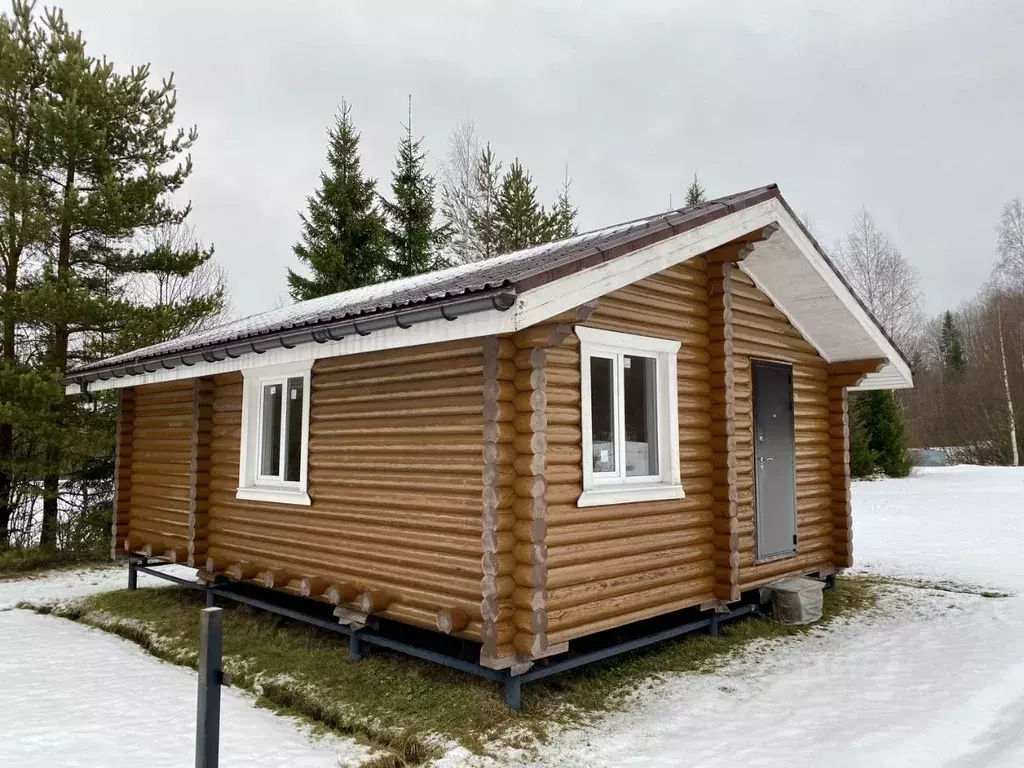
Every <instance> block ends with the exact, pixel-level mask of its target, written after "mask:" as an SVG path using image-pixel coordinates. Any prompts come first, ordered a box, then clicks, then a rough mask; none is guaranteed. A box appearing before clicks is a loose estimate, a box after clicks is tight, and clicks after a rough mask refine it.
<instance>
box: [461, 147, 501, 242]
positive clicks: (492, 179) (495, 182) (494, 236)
mask: <svg viewBox="0 0 1024 768" xmlns="http://www.w3.org/2000/svg"><path fill="white" fill-rule="evenodd" d="M476 189H477V199H476V201H475V202H474V204H473V207H472V209H471V211H470V215H469V221H470V225H471V227H472V232H473V240H474V241H475V250H476V258H474V259H473V261H479V260H480V259H489V258H491V257H492V256H497V255H498V254H499V253H501V250H500V244H501V232H500V229H501V222H500V219H499V215H498V196H499V192H500V189H501V163H500V162H499V161H498V158H497V157H495V155H494V152H493V151H492V150H491V144H490V142H488V143H487V145H486V146H485V147H484V148H483V149H482V150H480V156H479V157H478V158H477V164H476Z"/></svg>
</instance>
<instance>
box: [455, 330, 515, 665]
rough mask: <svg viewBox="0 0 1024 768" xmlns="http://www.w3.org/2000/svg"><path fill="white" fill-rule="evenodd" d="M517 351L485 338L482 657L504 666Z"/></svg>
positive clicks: (509, 618) (511, 563)
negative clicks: (514, 359)
mask: <svg viewBox="0 0 1024 768" xmlns="http://www.w3.org/2000/svg"><path fill="white" fill-rule="evenodd" d="M515 351H516V350H515V345H514V344H513V343H512V341H511V340H510V339H498V338H495V337H490V338H487V339H485V340H484V343H483V357H484V389H483V419H484V421H483V430H484V431H483V465H482V466H483V496H482V499H483V510H482V513H483V536H482V550H483V559H482V570H483V580H482V581H481V601H480V613H481V617H482V619H483V627H482V646H481V649H480V660H481V663H483V664H486V665H488V666H492V667H500V666H504V664H503V662H502V659H511V658H513V656H514V653H515V651H514V649H513V646H512V642H513V639H514V638H515V625H514V623H513V617H514V614H515V608H514V606H513V604H512V596H513V592H514V590H515V583H514V580H513V576H512V572H513V570H514V568H515V565H516V561H515V555H514V554H513V548H514V546H515V536H514V534H513V533H512V527H513V525H514V513H513V509H512V507H513V504H514V502H515V490H514V487H513V486H514V482H515V468H514V464H515V460H516V448H515V446H514V443H515V441H516V428H515V424H514V421H515V415H516V414H515V399H516V386H515V378H516V375H517V371H516V367H515V363H514V361H513V358H514V356H515ZM526 448H527V449H528V448H529V445H527V446H526ZM450 618H451V617H450V614H449V615H447V616H439V626H440V628H441V629H442V631H445V627H446V626H447V625H448V622H449V619H450ZM453 626H454V625H453ZM451 631H455V630H454V629H453V630H451Z"/></svg>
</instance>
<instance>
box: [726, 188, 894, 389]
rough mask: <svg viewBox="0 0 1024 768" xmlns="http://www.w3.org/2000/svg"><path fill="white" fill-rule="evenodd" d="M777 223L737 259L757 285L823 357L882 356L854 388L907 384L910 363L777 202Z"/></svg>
mask: <svg viewBox="0 0 1024 768" xmlns="http://www.w3.org/2000/svg"><path fill="white" fill-rule="evenodd" d="M774 202H775V205H776V207H777V214H778V218H777V221H778V223H779V229H778V230H777V231H776V232H775V233H774V234H773V235H772V236H771V237H770V238H768V239H767V240H764V241H761V242H759V243H756V244H755V245H754V249H753V251H752V252H751V253H750V255H748V256H747V258H746V259H744V260H743V261H742V262H741V263H740V267H741V269H742V270H743V271H744V272H746V273H747V274H748V275H749V276H750V277H751V279H752V280H753V281H754V282H755V283H756V284H757V286H758V287H759V288H760V289H761V290H762V291H763V292H764V293H765V294H766V295H767V296H768V297H769V298H770V299H771V300H772V302H773V303H774V304H775V306H776V307H777V308H778V309H779V310H781V311H782V312H783V313H784V314H785V315H786V316H787V317H788V318H789V319H790V322H792V323H793V325H794V326H795V327H796V328H797V329H798V330H799V331H800V332H801V333H802V334H803V335H804V337H805V338H806V339H807V340H808V341H809V342H810V343H811V344H813V345H814V346H815V348H817V350H818V352H819V353H820V354H821V356H822V357H824V358H825V360H826V361H828V362H830V363H838V362H844V361H850V360H869V359H872V358H885V359H887V360H888V361H889V362H888V364H886V365H885V367H884V368H883V369H882V370H881V371H879V372H878V373H875V374H869V375H868V376H867V377H866V378H865V379H864V380H863V381H862V382H861V384H860V385H859V386H858V387H856V389H907V388H910V387H912V386H913V379H912V377H911V374H910V369H909V368H908V367H907V365H906V363H905V362H904V361H903V359H902V357H901V356H900V354H899V352H898V351H897V350H896V348H895V347H894V346H893V345H892V343H891V342H889V340H888V339H886V337H885V334H883V333H882V331H881V330H880V329H879V328H878V326H877V325H876V323H875V322H874V320H873V319H872V318H871V317H870V315H868V313H867V312H865V311H864V308H863V307H862V306H861V305H860V304H859V302H858V301H857V300H856V298H855V297H854V296H853V294H852V293H851V291H850V289H849V288H848V287H847V286H846V285H845V284H844V283H843V282H842V280H840V278H839V276H838V275H837V274H836V273H835V270H834V269H833V268H832V267H831V266H830V265H829V263H828V262H827V261H826V260H825V259H824V258H823V257H822V255H821V254H820V253H819V252H818V250H817V248H815V246H814V244H813V243H812V242H811V241H810V240H809V239H808V238H807V236H806V235H805V234H804V232H803V229H802V228H801V227H800V226H799V225H798V224H797V223H796V222H795V221H793V219H792V217H791V216H790V215H789V213H788V211H786V210H785V209H784V208H783V206H782V205H781V204H779V203H778V202H777V201H774Z"/></svg>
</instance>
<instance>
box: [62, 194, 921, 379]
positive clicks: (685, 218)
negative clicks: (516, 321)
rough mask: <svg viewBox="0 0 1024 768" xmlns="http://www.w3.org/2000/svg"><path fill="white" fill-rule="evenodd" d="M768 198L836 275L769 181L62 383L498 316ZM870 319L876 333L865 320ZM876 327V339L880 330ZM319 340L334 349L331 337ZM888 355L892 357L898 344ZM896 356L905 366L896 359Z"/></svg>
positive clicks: (336, 299) (184, 342)
mask: <svg viewBox="0 0 1024 768" xmlns="http://www.w3.org/2000/svg"><path fill="white" fill-rule="evenodd" d="M768 201H778V202H779V203H781V205H782V206H783V207H784V208H785V210H786V211H787V212H788V213H789V214H790V217H791V218H792V220H793V221H796V222H797V225H798V226H799V227H800V228H801V230H802V232H803V234H804V235H806V237H807V238H809V239H810V242H811V243H813V247H814V249H815V250H817V252H818V254H820V256H821V258H823V259H825V261H826V262H827V263H828V266H829V267H830V268H831V269H832V272H833V273H834V274H835V275H837V277H839V279H840V280H842V278H841V276H838V273H837V272H835V270H834V268H832V267H831V263H830V262H828V261H827V257H826V256H825V254H824V253H823V252H822V251H821V249H820V247H818V245H817V243H815V242H814V241H813V238H811V236H810V234H809V233H807V231H806V229H805V228H803V225H802V224H800V223H799V220H798V219H796V217H795V216H793V215H792V211H791V209H789V206H788V205H786V203H785V201H784V200H783V199H782V196H781V193H780V192H779V190H778V187H777V186H776V185H774V184H773V185H769V186H765V187H758V188H756V189H751V190H747V191H745V192H740V193H738V194H734V195H729V196H726V197H721V198H718V199H715V200H711V201H708V202H705V203H701V204H699V205H695V206H690V207H686V208H681V209H678V210H675V211H669V212H666V213H657V214H654V215H652V216H647V217H644V218H640V219H635V220H632V221H627V222H624V223H621V224H616V225H614V226H610V227H604V228H602V229H597V230H594V231H591V232H587V233H584V234H581V235H577V236H574V237H571V238H568V239H565V240H560V241H557V242H553V243H547V244H544V245H538V246H535V247H532V248H527V249H525V250H521V251H516V252H514V253H508V254H504V255H502V256H497V257H494V258H491V259H487V260H483V261H478V262H473V263H469V264H463V265H459V266H455V267H451V268H448V269H442V270H437V271H434V272H429V273H426V274H422V275H417V276H414V277H409V278H403V279H400V280H392V281H389V282H385V283H380V284H377V285H372V286H366V287H363V288H357V289H354V290H351V291H344V292H342V293H336V294H332V295H329V296H324V297H321V298H317V299H312V300H309V301H303V302H299V303H296V304H293V305H290V306H286V307H281V308H279V309H275V310H270V311H268V312H262V313H259V314H256V315H252V316H250V317H246V318H243V319H240V320H235V321H231V322H228V323H224V324H222V325H219V326H216V327H213V328H209V329H207V330H203V331H199V332H197V333H193V334H188V335H185V336H182V337H179V338H177V339H172V340H169V341H165V342H161V343H159V344H154V345H152V346H149V347H144V348H142V349H138V350H134V351H132V352H127V353H125V354H121V355H117V356H114V357H109V358H106V359H104V360H100V361H97V362H93V363H89V364H86V365H82V366H80V367H78V368H76V369H74V370H72V371H71V372H70V373H69V375H68V376H67V377H66V378H65V379H64V382H63V383H65V384H66V385H68V389H69V391H71V390H72V387H74V386H75V385H77V386H78V387H82V388H84V387H83V385H85V386H88V385H89V384H90V383H92V382H99V383H100V386H97V387H95V388H104V389H106V388H113V387H117V386H132V385H134V384H135V383H142V381H141V380H137V379H136V377H143V378H144V379H146V380H154V377H158V378H163V377H164V376H166V373H165V372H169V371H172V370H174V369H177V368H181V367H184V368H190V367H192V366H194V365H196V364H215V363H216V364H220V363H226V365H218V369H223V370H231V369H237V368H240V367H246V366H242V365H235V366H233V367H232V366H231V363H230V361H231V360H236V359H238V358H240V357H242V356H247V357H249V358H251V357H252V356H254V355H263V354H264V353H266V352H268V351H271V350H278V349H282V350H289V349H292V348H294V347H296V346H298V345H303V344H310V343H313V342H318V343H319V344H327V343H328V342H339V341H341V340H342V339H344V338H345V337H353V336H355V337H363V336H367V335H368V334H371V333H375V332H380V331H385V330H386V331H396V330H407V329H409V328H410V327H412V326H413V325H417V324H426V325H430V324H432V323H436V322H438V321H440V322H442V323H443V321H453V320H457V319H464V318H467V317H469V316H471V315H483V314H485V313H486V314H487V315H488V316H493V315H494V314H495V313H505V312H507V311H508V310H509V309H511V308H512V307H513V306H515V305H516V303H517V300H519V299H520V297H523V296H525V295H527V294H530V293H531V292H533V293H537V292H538V291H537V289H540V288H542V287H545V286H550V285H551V284H552V283H555V282H556V281H560V280H563V279H564V278H567V277H569V276H571V275H574V274H578V273H581V272H584V271H585V270H589V269H591V268H594V267H598V266H600V265H604V264H607V263H608V262H612V261H615V260H618V259H620V258H621V257H623V256H627V255H629V254H633V253H636V252H637V251H641V250H643V249H645V248H649V247H651V246H655V245H657V244H659V243H663V242H664V241H667V240H670V239H671V238H675V237H677V236H679V235H682V234H684V233H688V232H693V231H695V230H700V229H701V228H702V227H705V225H709V224H712V223H713V222H717V221H720V220H722V219H725V218H726V217H729V216H731V215H733V214H737V213H739V212H741V211H745V210H747V209H751V208H754V207H756V206H761V205H762V204H764V203H766V202H768ZM843 285H844V286H845V288H846V290H847V291H849V293H850V295H851V296H852V295H853V293H852V291H851V290H850V289H849V286H848V285H847V284H845V282H843ZM582 300H583V301H585V300H586V299H582ZM860 308H861V309H862V310H863V312H864V313H866V314H867V315H868V316H869V317H870V313H867V310H866V309H865V308H864V307H863V304H860ZM534 322H536V321H534ZM871 322H872V323H874V325H875V327H876V328H877V329H878V330H879V331H880V332H881V329H880V328H879V327H878V325H877V323H876V322H875V321H874V319H873V318H871ZM524 324H528V323H524ZM882 334H883V336H884V332H882ZM403 335H404V334H403ZM467 335H468V334H467ZM885 338H886V340H887V341H889V344H890V345H891V346H892V349H893V350H894V351H895V345H892V344H891V341H890V340H888V337H885ZM410 343H423V342H414V341H413V340H412V339H411V338H407V339H405V340H403V341H402V342H401V343H399V344H394V346H404V345H406V344H410ZM328 346H331V347H334V344H328ZM351 346H352V347H355V346H358V345H351ZM364 346H365V345H364ZM382 346H389V345H388V344H387V343H386V342H381V344H380V345H379V346H377V347H376V348H382ZM355 351H362V349H356V348H349V349H346V350H344V351H336V352H334V353H333V354H345V353H346V352H348V353H351V352H355ZM896 354H897V356H899V353H898V351H896ZM315 356H321V355H319V354H317V355H315ZM271 357H273V355H272V356H271ZM901 360H902V358H901ZM260 362H261V363H263V362H268V361H263V360H261V361H260ZM902 362H904V363H905V360H903V361H902ZM195 375H201V374H199V373H192V372H186V371H180V370H179V371H175V375H173V376H171V377H170V378H188V377H191V376H195ZM122 378H126V379H127V380H125V381H124V382H123V383H122V382H114V381H111V379H122Z"/></svg>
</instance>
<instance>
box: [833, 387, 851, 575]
mask: <svg viewBox="0 0 1024 768" xmlns="http://www.w3.org/2000/svg"><path fill="white" fill-rule="evenodd" d="M843 383H844V382H843V381H841V380H840V379H839V377H837V376H830V377H829V388H828V423H829V437H830V440H831V443H830V447H831V451H832V454H831V459H832V564H833V565H834V566H835V567H836V568H850V567H851V566H852V565H853V514H852V509H851V507H852V504H851V498H850V420H849V411H848V407H847V406H848V397H847V393H846V387H845V386H843Z"/></svg>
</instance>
